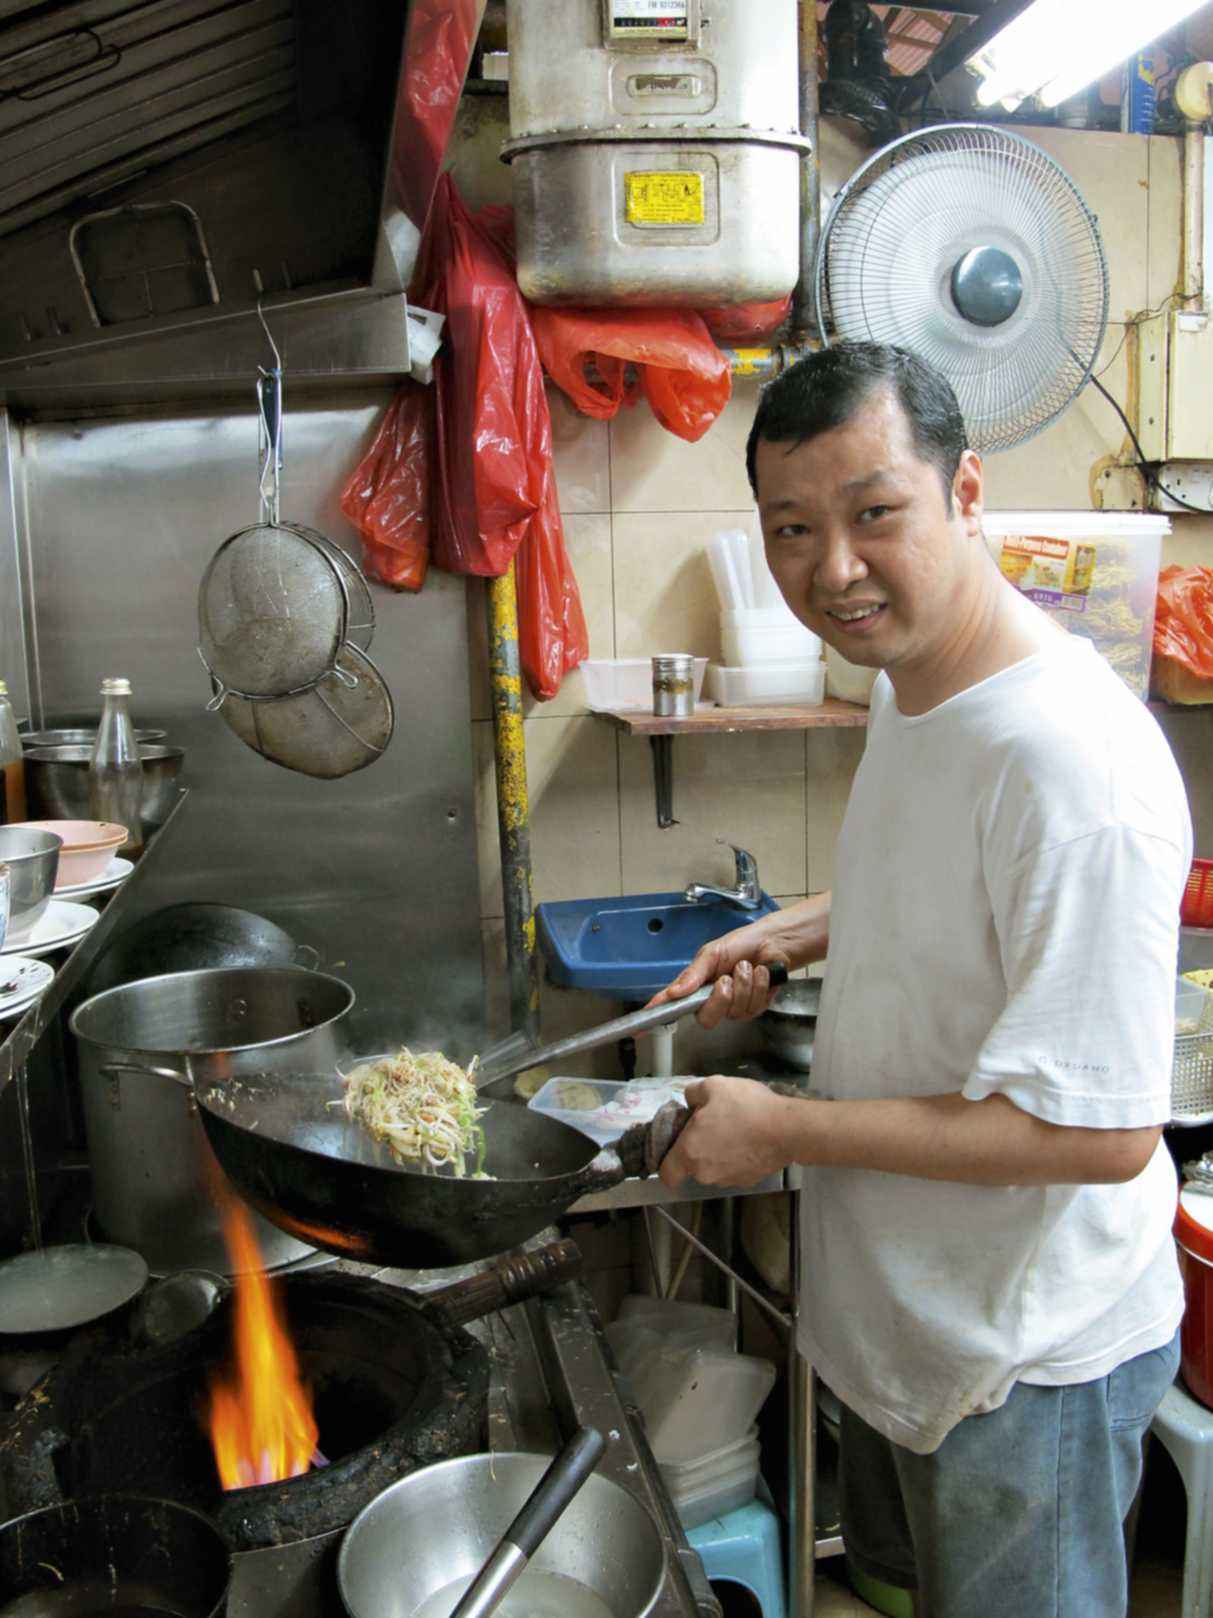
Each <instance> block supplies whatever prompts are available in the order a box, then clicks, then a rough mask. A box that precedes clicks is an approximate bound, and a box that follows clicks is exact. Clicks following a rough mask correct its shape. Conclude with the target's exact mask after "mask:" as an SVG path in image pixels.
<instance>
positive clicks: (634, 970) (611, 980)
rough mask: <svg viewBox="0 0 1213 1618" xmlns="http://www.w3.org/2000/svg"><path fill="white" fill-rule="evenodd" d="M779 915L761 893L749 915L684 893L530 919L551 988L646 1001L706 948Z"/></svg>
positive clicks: (541, 912) (559, 910) (544, 907)
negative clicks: (556, 985)
mask: <svg viewBox="0 0 1213 1618" xmlns="http://www.w3.org/2000/svg"><path fill="white" fill-rule="evenodd" d="M778 908H779V906H778V905H777V904H776V903H775V901H774V899H771V898H768V896H767V895H766V894H765V893H764V894H763V896H762V899H761V902H760V903H759V905H758V907H757V908H756V909H754V910H742V909H741V908H740V906H738V905H735V904H731V903H730V902H729V901H728V900H726V899H702V900H699V901H697V902H692V901H690V900H688V899H687V898H686V896H685V894H682V893H636V894H628V895H625V896H624V897H623V898H602V899H562V900H558V901H556V902H554V903H551V904H541V905H539V906H537V907H536V911H535V919H536V926H537V934H538V938H539V947H540V949H541V950H542V951H543V954H544V957H545V958H546V960H547V963H548V973H549V976H550V977H551V979H552V981H553V982H554V983H560V984H563V985H564V986H565V987H566V988H570V989H594V990H596V991H597V992H598V993H599V994H604V995H606V996H608V997H609V998H612V999H616V1000H647V999H648V998H649V996H650V995H652V994H656V992H657V990H658V989H663V988H664V987H665V986H666V984H667V983H669V981H670V980H671V978H675V977H677V976H678V974H679V972H681V971H682V969H683V968H684V967H685V966H687V965H689V963H690V961H691V958H692V957H693V956H694V954H695V952H696V951H697V950H698V949H700V948H701V947H702V946H703V945H704V944H707V943H710V942H711V940H712V939H714V938H720V937H721V936H722V935H723V934H725V933H730V932H732V931H733V930H734V928H736V927H744V926H746V924H747V923H748V922H751V921H756V920H757V919H758V917H759V916H766V915H769V914H770V913H771V911H773V910H778Z"/></svg>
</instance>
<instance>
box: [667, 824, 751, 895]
mask: <svg viewBox="0 0 1213 1618" xmlns="http://www.w3.org/2000/svg"><path fill="white" fill-rule="evenodd" d="M716 841H717V842H718V843H726V839H725V838H723V837H718V838H717V839H716ZM727 846H728V847H729V848H731V849H732V850H733V860H734V863H735V866H736V877H737V886H736V887H735V888H714V887H711V886H710V885H708V884H707V883H704V882H692V883H691V884H690V886H689V887H688V888H687V890H686V892H685V893H684V894H683V898H684V899H685V900H686V901H687V903H688V904H695V903H697V901H698V900H700V899H724V900H727V902H728V903H729V904H735V905H737V906H738V907H739V908H740V909H742V910H757V909H758V906H759V905H760V904H761V903H762V889H761V888H760V887H759V886H758V861H757V860H756V859H755V858H754V856H753V854H751V853H749V852H748V851H747V850H746V849H744V848H738V847H737V844H736V843H727Z"/></svg>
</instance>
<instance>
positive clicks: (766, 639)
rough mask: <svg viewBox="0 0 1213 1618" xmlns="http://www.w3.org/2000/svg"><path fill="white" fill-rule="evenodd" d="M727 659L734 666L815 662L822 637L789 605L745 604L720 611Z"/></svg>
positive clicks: (723, 647)
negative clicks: (752, 605)
mask: <svg viewBox="0 0 1213 1618" xmlns="http://www.w3.org/2000/svg"><path fill="white" fill-rule="evenodd" d="M720 641H721V647H722V649H723V651H724V660H725V663H726V664H727V665H729V666H730V667H733V668H749V667H750V666H751V665H753V664H764V663H788V662H796V663H816V662H819V661H820V659H821V639H820V637H819V636H817V635H815V634H814V633H813V631H812V630H811V629H806V628H805V626H804V625H803V624H802V623H801V621H800V619H799V618H797V616H796V614H795V613H794V612H793V611H792V609H791V608H790V607H787V606H784V605H782V604H781V605H779V606H777V607H745V608H738V609H734V610H729V611H725V612H722V613H721V614H720Z"/></svg>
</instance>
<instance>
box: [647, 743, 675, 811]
mask: <svg viewBox="0 0 1213 1618" xmlns="http://www.w3.org/2000/svg"><path fill="white" fill-rule="evenodd" d="M649 745H650V746H651V747H652V749H653V787H654V789H655V791H656V794H657V824H658V826H660V827H661V829H662V831H666V830H667V829H668V828H669V827H670V826H676V825H677V824H678V822H677V821H676V820H675V819H674V738H673V737H672V736H650V737H649Z"/></svg>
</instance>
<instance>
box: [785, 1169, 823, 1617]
mask: <svg viewBox="0 0 1213 1618" xmlns="http://www.w3.org/2000/svg"><path fill="white" fill-rule="evenodd" d="M790 1226H791V1232H790V1247H791V1265H792V1269H791V1274H792V1310H793V1321H792V1330H791V1332H790V1333H789V1336H788V1426H789V1431H788V1470H789V1477H788V1618H813V1610H814V1606H815V1597H814V1591H813V1581H814V1578H815V1576H816V1572H817V1562H816V1544H817V1512H816V1502H815V1500H814V1492H815V1484H816V1478H817V1388H816V1380H817V1379H816V1377H815V1376H814V1375H813V1367H812V1366H811V1365H810V1364H809V1362H808V1361H807V1360H806V1359H804V1358H803V1356H802V1355H801V1353H800V1350H799V1348H798V1346H797V1340H796V1319H795V1316H796V1315H797V1314H798V1313H799V1288H800V1281H801V1277H800V1194H799V1192H793V1193H792V1208H791V1219H790Z"/></svg>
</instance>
